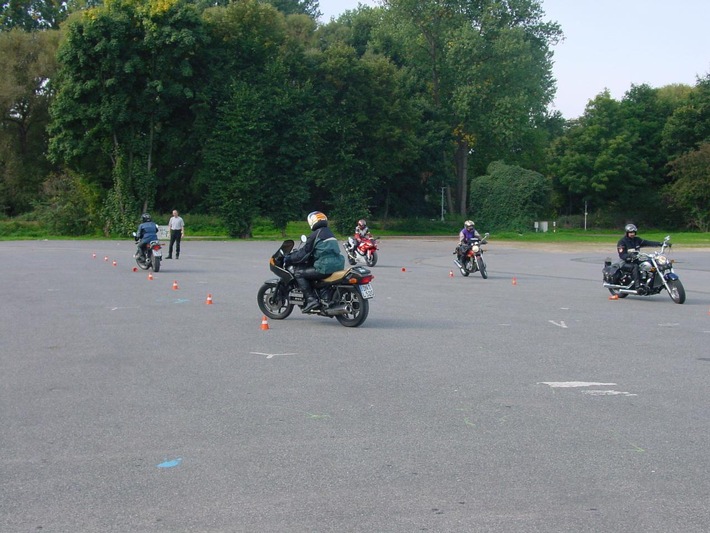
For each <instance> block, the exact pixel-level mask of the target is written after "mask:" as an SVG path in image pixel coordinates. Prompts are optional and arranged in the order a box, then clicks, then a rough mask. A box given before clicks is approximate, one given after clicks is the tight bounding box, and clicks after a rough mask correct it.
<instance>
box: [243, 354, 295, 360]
mask: <svg viewBox="0 0 710 533" xmlns="http://www.w3.org/2000/svg"><path fill="white" fill-rule="evenodd" d="M249 353H250V354H252V355H265V356H266V358H267V359H271V358H272V357H275V356H277V355H298V354H295V353H262V352H249Z"/></svg>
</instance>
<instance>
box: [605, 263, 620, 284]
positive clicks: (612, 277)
mask: <svg viewBox="0 0 710 533" xmlns="http://www.w3.org/2000/svg"><path fill="white" fill-rule="evenodd" d="M602 273H603V274H604V281H605V282H606V283H612V284H614V285H616V284H618V283H619V280H620V279H621V267H620V265H619V263H612V262H611V261H610V260H609V259H607V260H606V261H604V268H603V269H602Z"/></svg>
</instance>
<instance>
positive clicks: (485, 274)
mask: <svg viewBox="0 0 710 533" xmlns="http://www.w3.org/2000/svg"><path fill="white" fill-rule="evenodd" d="M476 264H477V265H478V271H479V272H480V273H481V277H482V278H483V279H487V278H488V272H486V263H485V262H484V261H483V258H482V257H477V258H476Z"/></svg>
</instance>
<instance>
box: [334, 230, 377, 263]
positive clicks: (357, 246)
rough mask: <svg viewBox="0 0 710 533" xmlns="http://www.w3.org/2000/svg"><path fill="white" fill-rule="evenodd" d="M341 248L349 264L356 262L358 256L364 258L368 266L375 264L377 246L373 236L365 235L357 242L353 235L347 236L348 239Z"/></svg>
mask: <svg viewBox="0 0 710 533" xmlns="http://www.w3.org/2000/svg"><path fill="white" fill-rule="evenodd" d="M343 248H345V252H346V253H347V257H348V263H350V264H351V265H355V264H356V263H357V258H358V256H360V257H363V258H365V263H366V264H367V266H369V267H373V266H375V265H376V264H377V250H378V247H377V239H375V238H374V237H365V238H363V239H362V240H361V241H360V242H359V243H358V242H357V241H356V240H355V239H354V238H353V237H348V240H347V241H345V242H344V243H343Z"/></svg>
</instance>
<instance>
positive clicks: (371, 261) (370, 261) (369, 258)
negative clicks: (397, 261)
mask: <svg viewBox="0 0 710 533" xmlns="http://www.w3.org/2000/svg"><path fill="white" fill-rule="evenodd" d="M365 262H366V263H367V266H369V267H373V266H375V265H376V264H377V252H372V253H371V254H367V255H366V256H365Z"/></svg>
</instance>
